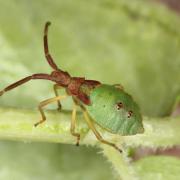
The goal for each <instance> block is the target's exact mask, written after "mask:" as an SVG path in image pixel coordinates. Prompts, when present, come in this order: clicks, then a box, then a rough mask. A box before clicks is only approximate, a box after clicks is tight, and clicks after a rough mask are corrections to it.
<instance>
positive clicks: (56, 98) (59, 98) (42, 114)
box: [34, 96, 67, 127]
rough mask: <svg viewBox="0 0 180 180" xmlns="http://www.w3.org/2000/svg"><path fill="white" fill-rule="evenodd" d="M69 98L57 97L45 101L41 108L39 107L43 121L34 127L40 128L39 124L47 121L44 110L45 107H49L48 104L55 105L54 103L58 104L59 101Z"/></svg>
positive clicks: (40, 105)
mask: <svg viewBox="0 0 180 180" xmlns="http://www.w3.org/2000/svg"><path fill="white" fill-rule="evenodd" d="M66 97H67V96H57V97H54V98H50V99H47V100H45V101H42V102H41V103H40V104H39V106H38V109H39V111H40V113H41V117H42V118H41V120H40V121H38V122H37V123H35V124H34V126H35V127H36V126H38V125H39V124H41V123H43V122H44V121H45V120H46V116H45V113H44V110H43V107H44V106H47V105H48V104H51V103H54V102H57V101H59V100H62V99H65V98H66Z"/></svg>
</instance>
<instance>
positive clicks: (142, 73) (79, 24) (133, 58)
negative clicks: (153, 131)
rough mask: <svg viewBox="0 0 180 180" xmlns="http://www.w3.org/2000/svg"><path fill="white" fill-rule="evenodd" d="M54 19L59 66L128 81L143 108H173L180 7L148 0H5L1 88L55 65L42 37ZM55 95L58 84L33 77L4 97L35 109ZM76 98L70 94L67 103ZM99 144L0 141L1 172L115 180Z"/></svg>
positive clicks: (179, 76)
mask: <svg viewBox="0 0 180 180" xmlns="http://www.w3.org/2000/svg"><path fill="white" fill-rule="evenodd" d="M47 20H49V21H51V22H52V26H51V27H50V30H49V46H50V51H51V54H52V55H53V58H54V59H55V61H56V63H57V64H58V66H59V67H60V68H62V69H63V70H66V71H68V72H70V73H71V75H73V76H85V77H86V78H88V79H96V80H100V81H101V82H103V83H108V84H115V83H116V84H117V83H121V84H122V85H123V86H124V88H125V89H126V90H127V92H129V93H130V94H132V95H133V97H134V99H135V100H136V101H137V102H138V104H139V105H140V107H141V110H142V113H143V114H144V115H147V116H165V115H168V114H169V112H170V110H171V107H172V105H173V102H174V100H175V98H176V96H177V94H179V93H180V51H179V49H180V21H179V15H178V14H176V13H174V12H172V11H171V10H169V9H167V8H166V7H165V6H162V5H161V4H158V3H156V2H152V1H148V0H134V1H130V0H128V1H127V0H126V1H125V0H116V1H111V0H92V1H84V0H76V1H73V0H60V1H59V0H54V1H50V0H39V1H27V0H18V1H17V0H6V1H2V0H0V89H2V88H3V87H5V86H6V85H8V84H10V83H12V82H14V81H16V80H19V79H20V78H22V77H25V76H27V75H30V74H33V73H37V72H42V73H43V72H45V73H50V72H51V68H50V67H49V66H48V64H47V62H46V61H45V58H44V53H43V43H42V38H43V28H44V23H45V22H46V21H47ZM52 96H53V91H52V83H50V82H47V81H34V82H29V83H28V84H26V85H24V86H22V87H19V88H18V89H16V90H14V91H11V92H9V93H7V94H6V95H4V96H3V97H1V99H0V105H1V106H6V107H7V106H11V107H19V108H36V106H37V104H38V103H39V102H40V101H42V100H44V99H47V98H49V97H52ZM71 105H72V104H71V100H70V99H69V100H68V101H66V102H64V103H63V106H64V108H68V109H70V108H71ZM51 108H54V107H51ZM12 123H13V122H12ZM98 151H99V150H96V149H92V148H90V147H89V148H86V147H80V148H76V147H74V146H70V145H57V144H45V143H43V144H37V143H32V144H23V143H15V142H13V143H10V142H1V144H0V159H1V162H0V179H13V180H14V179H68V180H71V179H72V180H76V179H78V180H81V179H82V180H83V179H93V180H96V179H104V180H105V179H111V178H112V177H113V176H114V175H113V172H112V169H111V168H110V165H109V164H108V163H107V162H106V161H105V158H103V157H102V156H101V155H100V154H97V152H98Z"/></svg>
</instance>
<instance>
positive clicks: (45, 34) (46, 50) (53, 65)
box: [44, 22, 58, 70]
mask: <svg viewBox="0 0 180 180" xmlns="http://www.w3.org/2000/svg"><path fill="white" fill-rule="evenodd" d="M50 24H51V23H50V22H46V24H45V27H44V53H45V56H46V59H47V62H48V63H49V65H50V66H51V67H52V68H53V69H54V70H58V67H57V65H56V64H55V62H54V61H53V58H52V57H51V55H50V53H49V47H48V27H49V25H50Z"/></svg>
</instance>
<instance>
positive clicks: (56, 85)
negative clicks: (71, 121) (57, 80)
mask: <svg viewBox="0 0 180 180" xmlns="http://www.w3.org/2000/svg"><path fill="white" fill-rule="evenodd" d="M53 89H54V93H55V95H56V97H58V96H59V94H58V91H57V90H58V89H62V87H61V86H59V85H58V84H54V86H53ZM57 105H58V110H61V108H62V106H61V102H60V100H58V101H57Z"/></svg>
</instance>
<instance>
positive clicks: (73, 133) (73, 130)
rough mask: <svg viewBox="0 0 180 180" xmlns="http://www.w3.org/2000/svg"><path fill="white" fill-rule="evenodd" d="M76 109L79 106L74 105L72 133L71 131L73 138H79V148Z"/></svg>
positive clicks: (77, 144)
mask: <svg viewBox="0 0 180 180" xmlns="http://www.w3.org/2000/svg"><path fill="white" fill-rule="evenodd" d="M76 108H77V105H76V104H74V107H73V111H72V119H71V128H70V131H71V134H72V135H73V136H75V137H77V141H76V146H79V141H80V134H79V133H76V132H75V125H76Z"/></svg>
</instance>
